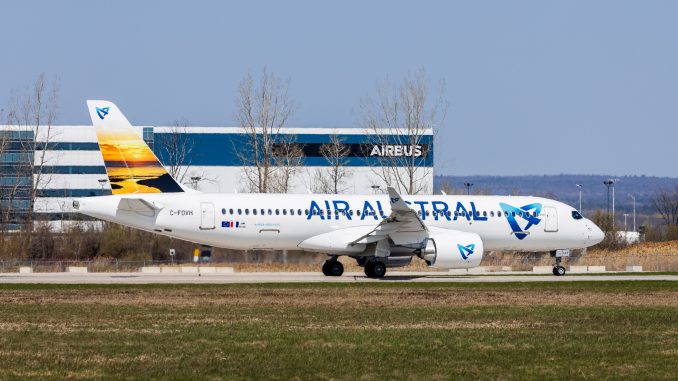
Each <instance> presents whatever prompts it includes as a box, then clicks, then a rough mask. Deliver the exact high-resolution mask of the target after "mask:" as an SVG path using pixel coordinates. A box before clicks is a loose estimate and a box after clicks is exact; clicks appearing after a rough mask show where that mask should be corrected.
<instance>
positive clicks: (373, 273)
mask: <svg viewBox="0 0 678 381" xmlns="http://www.w3.org/2000/svg"><path fill="white" fill-rule="evenodd" d="M365 275H367V276H368V277H370V278H383V277H384V275H386V265H385V264H384V262H382V261H370V262H367V263H366V264H365Z"/></svg>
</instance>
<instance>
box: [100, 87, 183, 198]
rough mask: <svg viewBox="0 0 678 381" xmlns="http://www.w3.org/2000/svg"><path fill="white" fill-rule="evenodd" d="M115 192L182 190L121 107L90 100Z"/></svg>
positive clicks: (106, 102)
mask: <svg viewBox="0 0 678 381" xmlns="http://www.w3.org/2000/svg"><path fill="white" fill-rule="evenodd" d="M87 108H88V109H89V115H90V117H91V118H92V124H93V125H94V130H95V131H96V135H97V140H98V141H99V149H100V150H101V155H102V156H103V157H104V165H106V173H107V174H108V180H109V181H110V183H111V189H112V190H113V194H128V193H169V192H183V190H182V188H181V186H180V185H179V184H178V183H177V182H176V181H175V180H174V179H173V178H172V176H170V174H169V173H168V172H167V170H166V169H165V168H164V167H163V166H162V164H161V163H160V161H159V160H158V158H157V157H156V156H155V154H154V153H153V151H152V150H151V149H150V148H149V147H148V145H147V144H146V142H144V140H143V139H142V138H141V137H140V136H139V135H138V134H137V133H136V131H135V130H134V128H133V127H132V125H131V124H130V123H129V122H128V121H127V118H125V116H124V115H123V114H122V113H121V112H120V110H119V109H118V107H117V106H116V105H115V104H114V103H113V102H109V101H92V100H89V101H87Z"/></svg>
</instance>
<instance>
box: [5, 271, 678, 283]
mask: <svg viewBox="0 0 678 381" xmlns="http://www.w3.org/2000/svg"><path fill="white" fill-rule="evenodd" d="M623 280H667V281H678V275H637V274H619V275H576V276H574V275H566V276H564V277H556V276H553V275H510V274H506V275H451V274H449V273H443V272H441V273H431V272H424V273H416V272H391V273H389V274H387V275H386V277H384V278H383V279H370V278H367V277H365V275H364V274H363V273H345V274H344V275H343V276H341V277H337V278H335V277H326V276H324V275H322V274H320V273H306V272H305V273H291V272H290V273H283V272H279V273H263V272H262V273H233V274H201V275H200V276H198V274H145V273H138V272H134V273H83V274H77V273H33V274H19V273H0V283H45V284H49V283H53V284H59V283H63V284H148V283H304V282H310V283H319V282H544V281H546V282H577V281H623Z"/></svg>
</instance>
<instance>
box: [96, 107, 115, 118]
mask: <svg viewBox="0 0 678 381" xmlns="http://www.w3.org/2000/svg"><path fill="white" fill-rule="evenodd" d="M110 109H111V108H110V107H104V108H99V107H97V108H96V110H97V115H99V118H100V119H102V120H103V119H104V118H105V117H106V115H108V111H109V110H110Z"/></svg>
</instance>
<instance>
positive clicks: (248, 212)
mask: <svg viewBox="0 0 678 381" xmlns="http://www.w3.org/2000/svg"><path fill="white" fill-rule="evenodd" d="M245 215H248V216H249V215H250V210H249V209H247V208H246V209H245Z"/></svg>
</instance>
